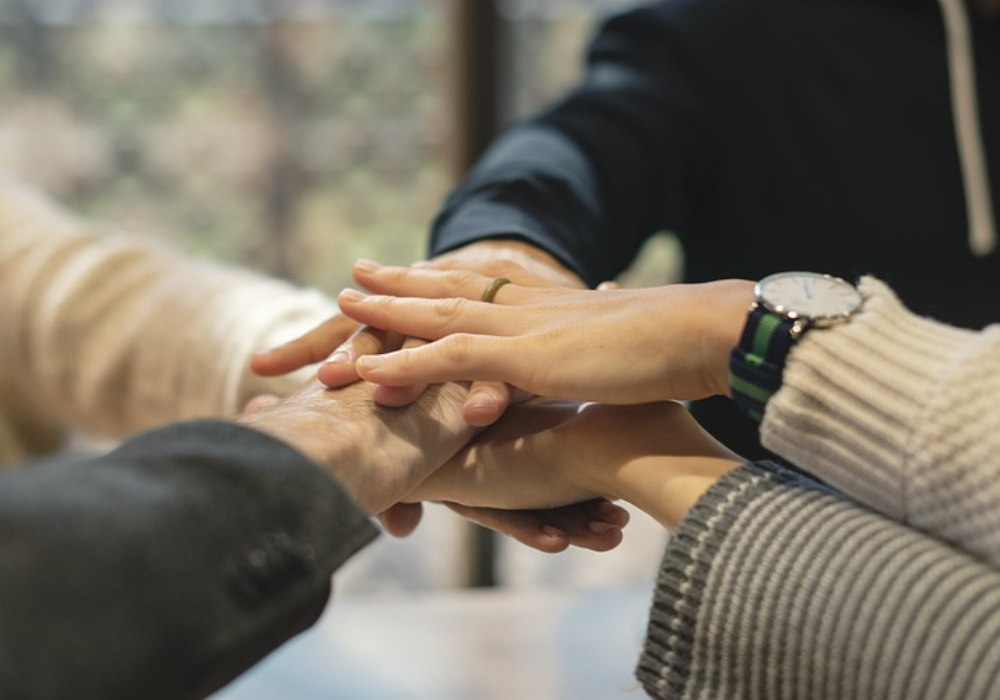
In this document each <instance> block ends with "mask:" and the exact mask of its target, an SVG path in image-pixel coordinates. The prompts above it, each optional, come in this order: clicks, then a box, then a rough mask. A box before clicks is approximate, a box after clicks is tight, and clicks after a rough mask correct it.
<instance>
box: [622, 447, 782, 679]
mask: <svg viewBox="0 0 1000 700" xmlns="http://www.w3.org/2000/svg"><path fill="white" fill-rule="evenodd" d="M798 478H799V477H798V476H797V475H794V474H792V473H790V472H787V471H785V470H783V469H782V468H781V467H779V466H777V465H772V464H769V463H766V464H762V465H754V464H748V465H746V466H743V467H740V468H739V469H734V470H732V471H730V472H729V473H727V474H726V475H725V476H723V477H722V478H721V479H719V481H718V482H717V483H716V484H715V485H714V486H712V488H710V489H709V490H708V491H707V492H706V493H705V495H704V496H702V497H701V499H699V501H698V502H697V503H696V504H695V506H694V507H693V508H692V509H691V511H690V513H688V516H687V517H686V518H685V519H684V521H683V522H682V523H681V527H680V529H679V530H678V532H677V533H676V534H675V535H674V536H673V537H671V539H670V543H669V544H668V545H667V550H666V552H665V553H664V557H663V563H662V564H661V566H660V572H659V575H658V577H657V581H656V594H655V597H654V599H653V605H652V608H651V610H650V618H649V627H648V630H647V635H646V643H645V647H644V649H643V653H642V656H641V657H640V658H639V663H638V666H637V668H636V677H637V678H638V680H639V681H640V682H641V683H642V684H643V686H644V687H645V688H646V691H647V692H648V693H649V694H650V695H651V696H652V697H656V698H680V697H684V692H685V687H686V684H687V683H688V681H689V680H690V679H691V678H692V674H691V665H692V660H693V658H694V655H695V650H694V644H695V638H696V634H697V624H698V616H699V610H700V609H701V607H702V595H703V594H704V592H705V590H706V589H707V585H706V584H707V581H708V578H709V575H710V574H711V570H712V567H713V565H714V564H715V563H716V560H717V556H718V553H719V549H720V547H721V546H722V545H723V543H724V541H725V539H726V537H727V536H728V534H729V533H730V532H731V531H732V528H733V526H734V523H735V522H736V521H737V519H738V518H739V517H740V516H741V515H742V513H743V512H744V510H745V509H746V508H747V506H748V505H749V504H750V503H752V502H753V501H754V500H756V499H757V498H759V497H761V496H762V495H763V494H766V493H767V492H768V491H770V490H771V488H772V487H773V484H774V483H775V482H786V481H789V480H795V479H798Z"/></svg>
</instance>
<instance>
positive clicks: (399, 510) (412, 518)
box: [379, 503, 424, 537]
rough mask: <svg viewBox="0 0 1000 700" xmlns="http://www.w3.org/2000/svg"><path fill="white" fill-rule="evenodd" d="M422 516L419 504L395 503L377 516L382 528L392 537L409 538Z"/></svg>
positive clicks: (421, 506)
mask: <svg viewBox="0 0 1000 700" xmlns="http://www.w3.org/2000/svg"><path fill="white" fill-rule="evenodd" d="M423 515H424V508H423V505H422V504H420V503H397V504H396V505H394V506H390V507H389V508H388V509H387V510H385V511H383V512H382V513H381V514H380V515H379V520H381V521H382V527H383V528H384V529H385V531H386V532H388V533H389V534H390V535H392V536H393V537H409V536H410V535H412V534H413V531H414V530H416V529H417V525H419V524H420V519H421V518H422V517H423Z"/></svg>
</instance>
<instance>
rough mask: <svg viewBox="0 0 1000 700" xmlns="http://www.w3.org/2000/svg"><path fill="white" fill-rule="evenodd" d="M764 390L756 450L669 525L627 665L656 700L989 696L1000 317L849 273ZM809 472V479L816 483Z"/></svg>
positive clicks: (998, 529)
mask: <svg viewBox="0 0 1000 700" xmlns="http://www.w3.org/2000/svg"><path fill="white" fill-rule="evenodd" d="M862 292H863V294H864V296H865V297H866V302H865V307H864V311H863V312H862V313H861V314H860V315H859V316H858V317H857V318H856V319H855V320H854V321H852V322H851V323H848V324H845V325H842V326H839V327H835V328H832V329H825V330H816V331H813V332H810V333H809V334H808V335H807V336H806V337H805V339H804V340H803V341H802V342H801V343H799V345H798V346H797V347H796V348H795V349H794V350H793V352H792V353H791V355H790V357H789V362H788V367H787V369H786V372H785V379H784V384H783V387H782V389H781V390H780V391H779V392H778V393H777V394H776V395H775V397H774V398H773V399H772V401H771V403H770V404H769V405H768V409H767V412H766V415H765V417H764V423H763V425H762V435H763V441H764V444H765V445H766V446H768V447H769V448H770V449H771V450H773V451H775V452H776V453H778V454H780V455H781V456H782V457H785V458H787V459H788V460H789V461H790V462H792V463H794V464H796V465H798V466H799V467H801V468H802V469H804V470H805V471H807V472H808V473H809V474H810V475H811V476H804V475H802V474H799V473H797V472H792V471H789V470H786V469H784V468H783V467H781V466H779V465H776V464H773V463H768V462H762V463H758V464H750V465H746V466H744V467H742V468H740V469H738V470H736V471H735V472H733V473H731V474H730V475H728V476H727V477H726V478H724V479H722V480H721V481H720V482H719V483H718V484H717V485H716V486H715V487H713V489H711V490H710V491H709V492H708V493H707V494H706V496H705V497H704V498H703V499H702V500H701V501H700V502H699V503H698V505H697V506H696V507H695V508H694V509H693V510H692V512H691V513H690V514H689V516H688V518H687V519H686V521H685V522H684V523H683V525H682V527H681V530H680V532H679V533H678V534H677V535H676V536H675V537H674V538H673V539H672V541H671V542H670V544H669V545H668V547H667V551H666V554H665V557H664V559H663V562H662V565H661V570H660V575H659V578H658V581H657V586H656V593H655V597H654V602H653V607H652V613H651V617H650V624H649V634H648V637H647V644H646V648H645V650H644V653H643V655H642V658H641V661H640V663H639V668H638V676H639V678H640V680H641V681H642V682H643V684H644V685H645V687H646V689H647V691H648V692H649V693H650V694H651V695H652V696H654V697H657V698H692V699H693V698H705V699H706V700H707V699H708V698H712V699H713V700H716V699H719V698H741V699H742V698H746V699H754V698H760V699H762V700H763V699H766V700H781V699H782V698H787V699H789V700H791V699H793V698H794V699H803V700H824V699H830V700H834V699H837V700H840V699H843V700H847V699H849V700H863V699H866V698H871V699H878V700H889V699H893V698H898V699H899V700H914V699H916V698H928V699H934V700H942V699H945V698H954V699H955V700H970V699H973V698H983V699H986V698H996V697H1000V522H998V519H1000V478H998V472H1000V411H997V404H998V402H1000V372H998V371H997V369H998V366H1000V327H989V328H987V329H986V330H984V331H982V332H978V333H977V332H973V331H966V330H957V329H955V328H952V327H948V326H945V325H943V324H940V323H937V322H934V321H930V320H927V319H924V318H920V317H918V316H915V315H913V314H911V313H910V312H909V311H907V310H906V309H905V308H904V307H903V306H902V305H901V304H900V303H899V301H898V300H897V299H896V297H895V296H894V295H893V293H892V292H891V291H889V289H888V288H887V287H885V285H883V284H882V283H880V282H878V281H876V280H873V279H866V280H863V282H862ZM812 477H815V479H813V478H812Z"/></svg>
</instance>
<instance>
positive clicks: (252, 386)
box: [0, 179, 336, 464]
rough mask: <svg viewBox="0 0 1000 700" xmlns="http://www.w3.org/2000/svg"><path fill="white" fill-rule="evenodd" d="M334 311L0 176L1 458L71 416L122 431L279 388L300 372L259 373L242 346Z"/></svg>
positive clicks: (45, 445) (102, 429)
mask: <svg viewBox="0 0 1000 700" xmlns="http://www.w3.org/2000/svg"><path fill="white" fill-rule="evenodd" d="M335 309H336V307H335V305H334V304H333V303H332V302H331V301H330V300H329V299H327V298H325V297H324V296H323V295H321V294H319V293H318V292H316V291H311V290H303V289H298V288H295V287H294V286H292V285H289V284H286V283H284V282H281V281H277V280H273V279H269V278H267V277H264V276H262V275H259V274H254V273H251V272H249V271H245V270H239V269H235V268H232V267H227V266H224V265H221V264H217V263H211V262H207V261H203V260H197V259H193V258H185V257H183V256H180V255H178V254H176V253H174V252H171V251H169V250H166V249H164V248H163V247H162V246H159V245H156V244H154V243H152V242H150V241H148V240H145V239H141V238H139V237H137V236H128V235H121V234H116V233H112V232H109V231H107V230H102V229H100V228H96V227H93V226H90V225H88V224H85V223H83V222H81V221H80V220H78V219H76V218H75V217H73V216H71V215H70V214H68V213H67V212H66V211H64V210H62V209H60V208H59V207H58V206H56V205H55V204H54V203H52V202H51V201H49V200H47V199H45V198H44V197H42V196H41V195H39V194H38V193H35V192H33V191H31V190H29V189H27V188H24V187H22V186H21V185H19V184H17V183H15V182H13V181H10V180H7V179H4V180H0V463H5V464H6V463H10V462H11V461H13V460H15V459H19V458H23V457H24V456H27V455H30V454H33V453H38V452H44V451H48V450H51V449H53V448H55V447H57V446H58V442H59V440H60V438H61V435H62V433H63V432H64V430H65V429H66V428H70V427H71V428H75V429H80V430H83V431H87V432H90V433H93V434H97V435H101V436H107V437H121V436H124V435H126V434H129V433H132V432H134V431H137V430H140V429H143V428H147V427H150V426H153V425H157V424H161V423H164V422H167V421H171V420H176V419H183V418H191V417H209V416H228V415H232V414H234V413H236V412H237V411H238V410H239V409H240V408H241V406H242V405H243V403H244V402H245V401H246V400H247V399H249V398H250V397H252V396H254V395H257V394H259V393H263V392H272V393H278V394H282V393H286V392H287V391H289V390H290V389H291V388H292V387H293V386H295V385H296V384H297V383H298V382H299V381H301V380H302V379H303V378H304V376H305V375H303V374H301V373H300V374H299V375H297V376H292V377H285V378H279V379H273V380H264V379H260V378H257V377H255V376H254V375H253V374H252V373H251V372H250V371H249V369H248V366H247V360H248V358H249V355H250V354H251V353H252V352H253V351H255V350H258V349H263V348H266V347H271V346H273V345H276V344H278V343H280V342H283V341H285V340H289V339H291V338H292V337H294V336H295V335H297V334H298V333H300V332H302V331H304V330H306V329H307V328H309V327H311V326H312V325H315V324H316V323H318V322H320V321H321V320H323V319H325V318H327V317H329V316H330V315H331V314H333V313H334V312H335Z"/></svg>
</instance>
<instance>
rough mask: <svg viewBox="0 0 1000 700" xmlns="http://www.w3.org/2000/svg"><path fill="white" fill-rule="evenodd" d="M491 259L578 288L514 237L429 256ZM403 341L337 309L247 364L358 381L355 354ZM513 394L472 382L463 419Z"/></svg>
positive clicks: (327, 380) (497, 406)
mask: <svg viewBox="0 0 1000 700" xmlns="http://www.w3.org/2000/svg"><path fill="white" fill-rule="evenodd" d="M497 261H510V262H514V263H516V264H518V265H519V266H521V267H523V268H525V269H526V270H528V271H530V272H532V273H534V274H535V275H537V276H538V277H540V278H542V279H545V280H546V281H547V282H549V283H551V284H556V285H561V286H564V287H570V288H574V289H583V288H584V284H583V282H582V280H580V278H579V277H577V276H576V275H575V274H574V273H573V272H571V271H570V270H568V269H567V268H566V267H564V266H563V265H562V264H561V263H559V262H558V261H557V260H556V259H555V258H553V257H552V256H550V255H549V254H548V253H545V252H544V251H541V250H539V249H537V248H535V247H534V246H531V245H528V244H526V243H522V242H520V241H515V240H489V241H480V242H477V243H473V244H470V245H468V246H464V247H462V248H459V249H457V250H455V251H452V252H450V253H447V254H445V255H441V256H439V257H437V258H435V259H434V261H433V262H434V263H436V264H437V263H439V264H445V265H457V266H461V265H483V264H493V263H496V262H497ZM404 342H407V343H409V345H408V347H412V346H415V345H417V344H419V343H420V342H421V341H419V340H415V339H411V340H409V341H407V340H406V339H405V338H403V337H402V336H400V335H398V334H393V333H386V332H383V331H380V330H378V329H375V328H370V327H367V326H364V325H362V324H359V323H357V322H356V321H354V320H353V319H350V318H348V317H346V316H344V315H342V314H337V315H335V316H333V317H331V318H330V319H328V320H327V321H325V322H324V323H322V324H320V325H319V326H317V327H316V328H314V329H312V330H311V331H309V332H307V333H305V334H304V335H302V336H300V337H298V338H295V339H292V340H290V341H289V342H288V343H285V344H284V345H281V346H280V347H277V348H273V349H271V350H265V351H263V352H260V353H257V354H256V355H254V356H253V357H252V358H251V360H250V368H251V369H252V370H253V371H254V372H255V373H257V374H259V375H261V376H265V377H273V376H277V375H281V374H287V373H288V372H292V371H294V370H296V369H299V368H301V367H305V366H307V365H311V364H315V363H320V364H319V367H318V369H317V377H318V378H319V380H320V381H321V382H323V383H324V384H326V385H327V386H329V387H342V386H347V385H348V384H351V383H353V382H356V381H358V375H357V372H356V371H355V363H356V361H357V360H358V358H360V357H363V356H365V355H377V354H379V353H383V352H388V351H390V350H396V349H399V348H400V346H401V345H402V344H403V343H404ZM423 388H424V387H423V386H421V385H411V386H408V387H386V386H379V387H378V388H377V389H376V393H375V398H376V400H377V401H378V403H380V404H382V405H384V406H404V405H406V404H408V403H410V402H411V401H413V400H414V399H416V397H417V396H419V395H420V393H421V391H422V390H423ZM515 398H517V397H515V396H514V395H513V394H512V391H511V390H510V388H509V387H508V386H507V385H505V384H503V383H498V382H492V383H491V382H474V383H473V384H472V385H471V386H470V388H469V394H468V396H467V398H466V401H465V409H464V412H465V419H466V421H467V422H468V423H469V424H470V425H476V426H485V425H489V424H490V423H492V422H493V421H495V420H496V419H497V418H499V417H500V415H502V414H503V412H504V409H506V407H507V406H508V405H509V404H510V403H511V401H512V400H514V399H515Z"/></svg>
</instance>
